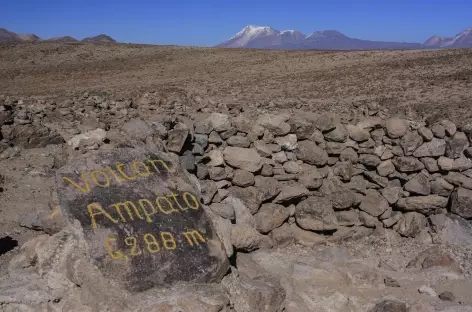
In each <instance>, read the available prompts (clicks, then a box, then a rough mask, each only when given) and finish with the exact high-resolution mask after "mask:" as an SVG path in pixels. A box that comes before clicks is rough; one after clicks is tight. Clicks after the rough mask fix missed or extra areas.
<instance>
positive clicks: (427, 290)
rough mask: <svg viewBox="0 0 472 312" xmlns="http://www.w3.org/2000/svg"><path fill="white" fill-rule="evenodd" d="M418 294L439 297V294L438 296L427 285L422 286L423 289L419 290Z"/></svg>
mask: <svg viewBox="0 0 472 312" xmlns="http://www.w3.org/2000/svg"><path fill="white" fill-rule="evenodd" d="M418 292H419V293H420V294H423V295H428V296H431V297H437V296H438V294H436V292H435V291H434V289H432V288H431V287H429V286H426V285H423V286H421V287H420V288H419V289H418Z"/></svg>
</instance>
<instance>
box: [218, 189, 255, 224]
mask: <svg viewBox="0 0 472 312" xmlns="http://www.w3.org/2000/svg"><path fill="white" fill-rule="evenodd" d="M223 204H227V205H230V206H231V207H233V210H234V217H235V219H236V224H237V225H240V226H245V227H251V228H255V227H256V220H255V219H254V216H253V215H252V214H251V212H250V211H249V208H248V207H247V206H246V205H245V204H244V202H243V201H242V200H240V199H239V198H236V197H233V196H232V195H229V196H228V197H226V198H225V200H224V201H223Z"/></svg>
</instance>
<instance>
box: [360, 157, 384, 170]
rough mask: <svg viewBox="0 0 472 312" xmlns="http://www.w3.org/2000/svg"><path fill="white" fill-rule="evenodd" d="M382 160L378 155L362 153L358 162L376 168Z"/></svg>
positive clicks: (369, 167)
mask: <svg viewBox="0 0 472 312" xmlns="http://www.w3.org/2000/svg"><path fill="white" fill-rule="evenodd" d="M381 162H382V161H381V160H380V157H378V156H376V155H371V154H362V155H361V156H359V163H361V164H363V165H364V166H366V167H367V168H368V169H376V168H377V166H378V165H380V163H381Z"/></svg>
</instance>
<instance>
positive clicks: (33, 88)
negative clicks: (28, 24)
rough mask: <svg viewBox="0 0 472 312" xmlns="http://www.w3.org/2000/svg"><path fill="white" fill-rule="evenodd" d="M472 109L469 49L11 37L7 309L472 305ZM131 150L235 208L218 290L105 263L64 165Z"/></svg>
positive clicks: (383, 309)
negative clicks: (60, 179)
mask: <svg viewBox="0 0 472 312" xmlns="http://www.w3.org/2000/svg"><path fill="white" fill-rule="evenodd" d="M391 117H395V118H391ZM471 120H472V49H443V50H421V51H419V50H418V51H413V50H405V51H341V52H333V51H275V50H251V49H220V48H198V47H177V46H153V45H137V44H89V43H51V42H38V43H21V44H2V45H0V128H1V132H0V214H1V216H2V217H1V219H0V243H1V244H0V311H2V312H3V311H5V312H7V311H8V312H12V311H73V312H82V311H93V312H96V311H97V312H101V311H120V312H121V311H123V312H129V311H159V312H161V311H185V312H203V311H205V312H207V311H215V312H256V311H257V312H259V311H265V312H282V311H283V312H311V311H317V312H338V311H339V312H366V311H369V312H435V311H438V312H439V311H440V312H470V311H472V298H471V296H470V289H472V244H471V243H470V242H472V222H471V221H472V220H471V216H472V210H471V203H472V160H471V159H472V147H470V146H471V145H472V123H470V122H471ZM300 146H301V147H300ZM120 148H132V149H136V150H138V149H141V150H143V149H144V150H145V151H146V152H149V151H152V152H154V151H158V152H162V151H164V152H165V153H166V154H167V155H170V156H169V159H172V161H173V162H174V163H180V165H181V166H182V167H183V168H184V169H186V170H187V171H188V172H190V175H189V176H191V177H193V180H192V179H190V178H188V176H187V175H184V174H182V175H181V176H179V180H178V181H179V182H178V183H182V181H187V180H185V179H188V180H189V181H190V182H188V184H189V185H191V186H192V187H193V188H194V189H196V190H197V191H198V192H197V191H196V192H195V193H197V194H200V198H201V201H202V203H203V204H204V205H208V207H210V208H208V209H217V208H215V207H220V208H221V207H223V208H221V209H222V210H224V209H227V208H228V207H229V212H227V211H219V213H220V215H218V213H216V212H214V214H216V215H217V216H216V217H217V218H216V217H215V216H214V217H215V218H216V219H212V220H213V221H214V220H219V222H221V224H219V226H220V227H222V228H218V231H220V232H221V233H220V232H218V237H219V239H221V241H223V244H224V246H223V247H224V248H223V247H222V248H221V250H223V249H224V250H223V251H222V253H223V254H224V256H225V257H224V260H225V261H226V262H227V263H229V264H231V271H227V272H226V273H227V274H226V275H225V276H224V278H223V282H222V284H221V285H220V284H217V285H216V286H215V285H213V284H210V285H207V284H204V285H201V286H199V287H200V288H198V287H196V288H192V287H193V286H189V287H190V288H189V289H187V288H186V287H184V288H181V289H179V288H178V287H176V288H169V289H165V288H164V289H157V288H156V289H154V288H152V289H150V290H149V291H146V292H142V293H138V294H131V293H129V292H127V291H123V290H122V289H121V288H119V287H115V286H116V285H115V284H114V283H109V280H108V279H106V278H104V277H103V276H102V273H103V272H102V271H100V270H99V269H98V268H97V266H95V265H93V266H92V265H91V264H90V263H92V261H91V258H90V255H89V253H88V252H89V251H88V248H89V247H87V246H88V245H87V244H86V242H85V239H83V237H82V236H81V235H83V233H82V234H81V232H80V229H79V230H78V229H77V228H76V227H75V226H77V222H76V223H75V225H74V227H73V226H71V224H69V223H68V222H66V221H67V220H66V218H65V217H64V216H63V215H62V211H63V210H61V205H60V204H61V202H60V199H59V195H58V192H59V191H58V188H59V187H58V185H57V180H56V179H57V177H56V173H57V172H58V169H60V168H62V167H63V166H67V165H71V164H76V161H77V159H81V157H82V158H87V157H88V156H90V155H95V152H100V153H105V154H107V153H111V151H116V150H117V149H118V150H119V149H120ZM231 149H234V150H233V151H235V152H228V150H231ZM225 151H226V153H225ZM246 152H247V153H249V154H248V155H249V156H247V155H245V153H246ZM232 157H234V158H235V159H232ZM238 157H242V159H238ZM77 172H79V171H77ZM188 172H186V174H188ZM184 178H185V179H184ZM169 179H170V178H169ZM195 181H196V182H195ZM261 181H262V182H261ZM264 181H265V182H264ZM267 181H269V182H267ZM186 183H187V182H186ZM192 183H194V184H192ZM264 183H267V184H264ZM162 185H166V183H162ZM195 185H197V186H195ZM159 186H160V185H159ZM392 191H393V193H389V192H392ZM381 192H382V193H381ZM458 192H459V195H457V194H458ZM114 194H119V192H115V193H114ZM261 194H262V195H261ZM372 194H373V195H372ZM261 196H264V198H262V197H261ZM454 196H458V197H457V198H459V199H457V198H456V197H454ZM103 197H104V198H105V197H106V196H105V195H104V196H103ZM233 197H236V198H240V200H239V199H238V201H235V198H233ZM307 198H308V199H310V198H311V200H313V198H315V199H317V200H318V201H316V200H315V203H313V202H311V204H310V202H308V203H306V205H301V203H304V202H305V201H308V199H307ZM412 198H413V199H412ZM229 199H231V200H233V201H231V200H229ZM387 199H388V201H387ZM410 199H412V202H413V204H411V206H412V207H408V205H407V204H408V203H409V202H407V200H410ZM227 200H228V201H227ZM400 202H403V206H401V205H400V204H399V203H400ZM333 203H336V205H338V206H337V208H336V211H334V210H335V209H334V208H333V207H334V204H333ZM269 204H270V205H269ZM211 207H213V208H211ZM260 207H264V209H263V208H260ZM267 207H269V208H267ZM313 207H315V208H313ZM405 207H406V208H405ZM458 207H459V208H458ZM62 208H63V207H62ZM312 208H313V211H310V209H312ZM265 209H266V210H265ZM267 209H269V210H267ZM270 209H278V210H274V211H271V210H270ZM300 209H301V212H300ZM303 209H306V210H307V211H304V210H303ZM379 209H382V210H381V211H378V210H379ZM402 209H403V210H402ZM364 210H365V211H364ZM208 211H210V210H207V212H208ZM211 211H213V210H211ZM215 211H216V210H215ZM272 212H273V213H272ZM304 213H306V214H304ZM69 217H70V216H69ZM212 218H213V217H212ZM274 218H276V219H277V218H281V219H280V220H278V221H277V220H275V221H274ZM303 218H306V220H304V219H303ZM68 220H69V221H71V220H70V219H68ZM177 220H178V219H177ZM257 220H259V221H257ZM307 220H308V221H307ZM256 221H257V222H256ZM279 221H280V222H279ZM303 221H305V222H306V223H303ZM258 222H259V223H262V225H261V224H259V223H258ZM264 222H267V223H268V224H265V223H264ZM70 223H72V222H70ZM215 223H216V222H215ZM222 224H223V225H222ZM303 224H305V225H303ZM302 225H303V226H302ZM325 226H326V228H325ZM261 228H262V229H261ZM238 231H239V232H238ZM228 233H229V234H228ZM220 245H222V244H220ZM100 246H101V245H100ZM101 247H103V246H101ZM100 250H101V249H100ZM226 256H227V257H226ZM228 259H229V260H228ZM93 263H95V262H93ZM169 267H171V266H169ZM222 273H225V272H222ZM45 285H46V286H45ZM28 295H31V296H28ZM25 298H26V299H25Z"/></svg>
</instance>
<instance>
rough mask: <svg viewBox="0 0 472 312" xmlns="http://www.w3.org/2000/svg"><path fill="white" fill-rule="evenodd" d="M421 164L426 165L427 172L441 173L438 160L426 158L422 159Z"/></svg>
mask: <svg viewBox="0 0 472 312" xmlns="http://www.w3.org/2000/svg"><path fill="white" fill-rule="evenodd" d="M421 162H422V163H423V164H424V167H425V168H426V170H428V172H429V173H434V172H438V171H439V166H438V162H437V160H436V159H434V158H431V157H424V158H421Z"/></svg>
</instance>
